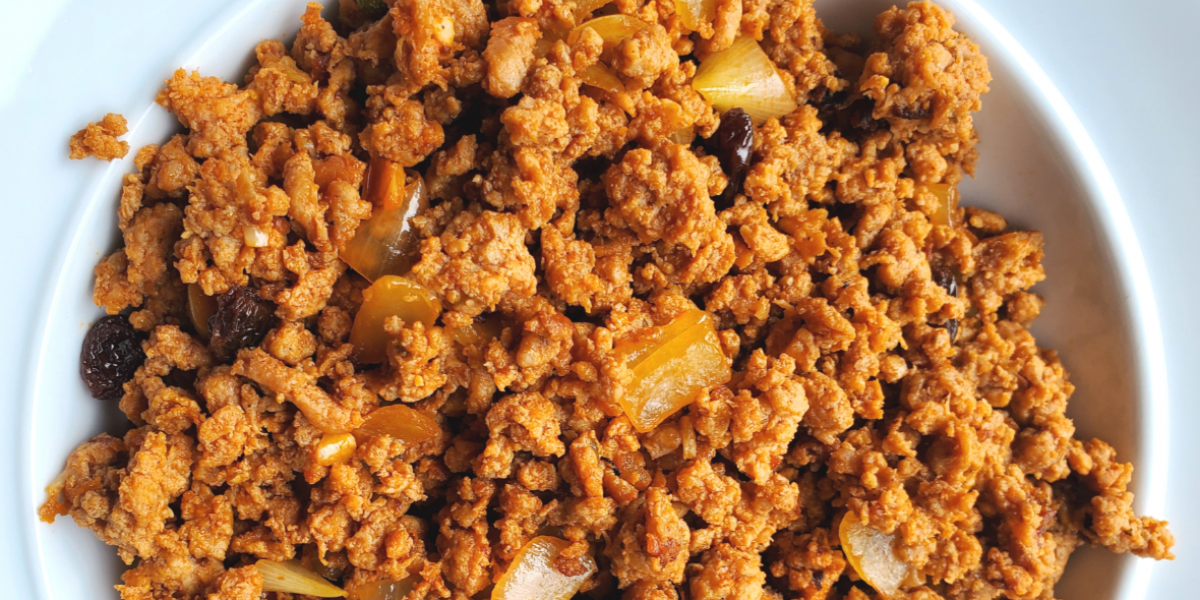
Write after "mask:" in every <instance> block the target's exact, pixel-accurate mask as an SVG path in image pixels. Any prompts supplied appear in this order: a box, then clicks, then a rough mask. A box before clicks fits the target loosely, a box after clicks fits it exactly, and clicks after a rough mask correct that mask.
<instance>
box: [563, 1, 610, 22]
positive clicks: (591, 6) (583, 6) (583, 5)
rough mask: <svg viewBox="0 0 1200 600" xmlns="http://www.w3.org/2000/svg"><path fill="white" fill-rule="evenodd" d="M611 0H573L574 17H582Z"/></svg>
mask: <svg viewBox="0 0 1200 600" xmlns="http://www.w3.org/2000/svg"><path fill="white" fill-rule="evenodd" d="M609 2H612V0H575V10H574V11H572V12H574V13H575V19H577V20H578V19H582V18H584V17H586V16H588V15H590V14H592V12H594V11H596V10H598V9H600V8H601V7H603V6H604V5H606V4H608V3H609Z"/></svg>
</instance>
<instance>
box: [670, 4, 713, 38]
mask: <svg viewBox="0 0 1200 600" xmlns="http://www.w3.org/2000/svg"><path fill="white" fill-rule="evenodd" d="M675 14H677V15H679V20H680V21H682V22H683V26H684V27H687V28H688V29H691V30H692V31H699V30H700V24H701V23H712V21H713V19H715V18H717V0H675Z"/></svg>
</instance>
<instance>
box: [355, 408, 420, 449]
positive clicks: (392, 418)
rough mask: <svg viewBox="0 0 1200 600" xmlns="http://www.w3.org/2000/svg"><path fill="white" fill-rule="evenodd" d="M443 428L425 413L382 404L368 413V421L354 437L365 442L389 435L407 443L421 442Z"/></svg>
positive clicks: (356, 431)
mask: <svg viewBox="0 0 1200 600" xmlns="http://www.w3.org/2000/svg"><path fill="white" fill-rule="evenodd" d="M440 430H441V428H440V427H439V426H438V424H437V422H436V421H434V420H433V419H432V418H430V417H429V416H428V415H426V414H425V413H423V412H421V411H419V410H417V409H415V408H412V407H410V406H405V405H403V404H391V405H388V406H381V407H379V408H377V409H375V410H373V411H371V414H369V415H367V419H366V421H364V422H363V424H362V425H360V426H359V427H358V429H355V430H354V437H356V438H359V441H361V442H365V441H367V440H368V439H370V438H373V437H378V436H381V435H389V436H391V437H393V438H395V439H397V440H399V441H402V442H405V443H407V444H413V445H415V444H420V443H421V442H424V441H425V440H428V439H429V438H432V437H433V436H435V435H437V433H438V431H440Z"/></svg>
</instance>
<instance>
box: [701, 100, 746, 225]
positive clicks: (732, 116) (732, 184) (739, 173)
mask: <svg viewBox="0 0 1200 600" xmlns="http://www.w3.org/2000/svg"><path fill="white" fill-rule="evenodd" d="M708 146H709V149H710V150H711V151H712V153H713V154H714V155H715V156H716V157H717V160H718V161H720V163H721V169H722V170H724V171H725V174H726V175H727V176H729V185H727V186H725V191H724V192H721V195H720V196H719V197H718V199H717V204H718V206H717V208H718V209H720V208H725V207H728V206H732V205H733V199H734V197H735V196H737V194H738V192H740V191H742V180H743V179H745V178H746V172H747V171H749V170H750V152H751V151H752V150H754V122H753V121H751V120H750V115H748V114H746V111H744V110H742V109H740V108H731V109H729V110H728V111H726V112H725V114H724V115H721V125H720V126H719V127H717V133H716V134H715V135H713V136H712V137H711V138H709V140H708Z"/></svg>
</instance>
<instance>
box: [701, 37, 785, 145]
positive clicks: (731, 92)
mask: <svg viewBox="0 0 1200 600" xmlns="http://www.w3.org/2000/svg"><path fill="white" fill-rule="evenodd" d="M692 87H693V88H695V89H696V91H698V92H700V94H701V95H702V96H704V98H705V99H706V100H708V101H709V102H710V103H712V105H713V107H714V108H716V109H717V110H719V111H721V112H725V111H727V110H730V109H733V108H741V109H742V110H744V111H746V113H747V114H749V115H750V118H751V120H753V121H754V124H755V125H761V124H763V123H764V122H765V121H766V120H767V119H770V118H779V117H782V116H784V115H787V114H789V113H791V112H792V111H794V110H796V99H795V98H794V97H793V96H792V93H791V91H789V90H788V87H787V85H786V84H784V82H783V77H781V76H780V75H779V72H778V71H776V70H775V63H773V62H771V58H770V57H768V56H767V53H766V52H763V49H762V48H761V47H759V45H758V42H756V41H754V38H751V37H740V38H738V39H737V40H735V41H734V42H733V45H732V46H730V47H729V48H727V49H725V50H722V51H720V52H714V53H713V54H712V55H710V56H709V57H708V58H706V59H704V60H703V61H702V62H701V63H700V68H698V69H697V70H696V77H695V78H694V79H693V80H692Z"/></svg>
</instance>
